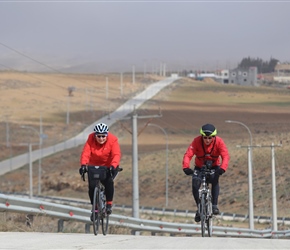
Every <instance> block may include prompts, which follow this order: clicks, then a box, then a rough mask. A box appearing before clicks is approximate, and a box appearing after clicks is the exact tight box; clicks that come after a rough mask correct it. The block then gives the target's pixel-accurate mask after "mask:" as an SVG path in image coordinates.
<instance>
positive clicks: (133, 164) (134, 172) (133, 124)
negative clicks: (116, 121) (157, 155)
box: [123, 108, 162, 218]
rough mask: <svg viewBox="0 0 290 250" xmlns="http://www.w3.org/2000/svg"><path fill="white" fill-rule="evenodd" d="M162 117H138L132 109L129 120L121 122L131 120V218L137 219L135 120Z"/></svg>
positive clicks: (137, 187)
mask: <svg viewBox="0 0 290 250" xmlns="http://www.w3.org/2000/svg"><path fill="white" fill-rule="evenodd" d="M161 116H162V115H161V114H160V113H159V114H158V115H145V116H139V115H138V114H137V112H136V110H135V108H134V111H133V114H132V116H131V117H130V118H124V119H123V120H128V119H131V120H132V191H133V197H132V198H133V199H132V216H133V217H135V218H139V207H140V206H139V176H138V133H137V130H138V126H137V119H148V118H157V117H161Z"/></svg>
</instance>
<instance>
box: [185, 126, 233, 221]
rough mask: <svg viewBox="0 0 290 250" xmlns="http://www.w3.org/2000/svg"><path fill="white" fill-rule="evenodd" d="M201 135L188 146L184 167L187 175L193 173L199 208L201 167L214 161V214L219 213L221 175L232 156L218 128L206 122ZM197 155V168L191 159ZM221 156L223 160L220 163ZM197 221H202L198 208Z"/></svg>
mask: <svg viewBox="0 0 290 250" xmlns="http://www.w3.org/2000/svg"><path fill="white" fill-rule="evenodd" d="M200 134H201V135H199V136H197V137H195V138H194V139H193V141H192V142H191V144H190V145H189V147H188V148H187V150H186V152H185V154H184V156H183V162H182V169H183V171H184V173H185V174H186V175H192V194H193V197H194V200H195V203H196V205H197V208H198V204H199V193H198V190H199V187H200V185H201V171H200V170H201V167H202V166H203V165H204V164H205V161H212V167H213V169H215V173H214V175H212V176H211V178H210V180H209V182H210V183H211V184H212V189H211V191H212V205H213V206H212V209H213V214H215V215H217V214H219V209H218V206H217V205H218V196H219V190H220V186H219V177H220V175H222V174H224V173H225V172H226V170H227V168H228V163H229V160H230V156H229V153H228V149H227V147H226V144H225V143H224V141H223V140H222V138H220V137H219V136H217V130H216V128H215V127H214V125H212V124H205V125H203V126H202V127H201V129H200ZM194 155H195V163H194V165H195V168H194V170H192V169H191V168H190V161H191V159H192V157H193V156H194ZM220 158H221V160H222V162H221V163H220ZM195 221H196V222H199V221H200V214H199V212H198V210H197V212H196V214H195Z"/></svg>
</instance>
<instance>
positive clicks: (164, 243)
mask: <svg viewBox="0 0 290 250" xmlns="http://www.w3.org/2000/svg"><path fill="white" fill-rule="evenodd" d="M0 242H1V244H0V249H21V250H26V249H29V250H36V249H37V250H39V249H42V250H50V249H82V250H85V249H289V246H290V240H286V239H248V238H223V237H212V238H208V237H206V238H201V237H179V236H176V237H170V236H134V235H107V236H103V235H97V236H95V235H93V234H68V233H65V234H63V233H55V234H54V233H20V232H15V233H13V232H2V233H0Z"/></svg>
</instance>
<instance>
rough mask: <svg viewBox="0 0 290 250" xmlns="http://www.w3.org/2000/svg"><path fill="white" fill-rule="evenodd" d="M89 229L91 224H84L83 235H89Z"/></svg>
mask: <svg viewBox="0 0 290 250" xmlns="http://www.w3.org/2000/svg"><path fill="white" fill-rule="evenodd" d="M90 228H91V224H89V223H86V224H85V233H86V234H89V233H90Z"/></svg>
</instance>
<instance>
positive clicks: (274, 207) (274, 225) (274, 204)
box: [261, 142, 282, 231]
mask: <svg viewBox="0 0 290 250" xmlns="http://www.w3.org/2000/svg"><path fill="white" fill-rule="evenodd" d="M275 147H282V144H278V145H274V143H273V142H272V144H271V145H270V146H261V148H271V168H272V231H277V230H278V226H277V196H276V169H275V168H276V167H275Z"/></svg>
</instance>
